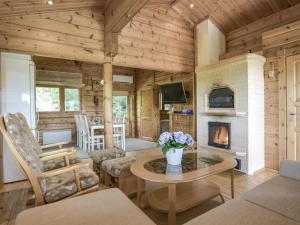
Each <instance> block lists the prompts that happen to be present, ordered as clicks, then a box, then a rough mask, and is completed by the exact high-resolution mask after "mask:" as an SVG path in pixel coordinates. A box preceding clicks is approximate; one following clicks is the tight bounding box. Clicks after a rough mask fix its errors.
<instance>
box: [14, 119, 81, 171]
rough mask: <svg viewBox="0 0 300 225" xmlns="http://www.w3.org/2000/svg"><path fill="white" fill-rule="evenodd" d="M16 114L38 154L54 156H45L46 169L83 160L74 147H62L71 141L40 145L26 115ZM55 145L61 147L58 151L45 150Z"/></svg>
mask: <svg viewBox="0 0 300 225" xmlns="http://www.w3.org/2000/svg"><path fill="white" fill-rule="evenodd" d="M15 116H16V117H17V118H18V119H19V121H20V123H21V125H22V127H23V131H24V135H26V138H28V140H30V142H31V143H32V148H33V150H34V151H35V152H36V153H37V154H38V156H39V157H40V158H43V157H45V156H50V155H53V157H52V158H51V157H47V158H44V160H43V161H44V163H43V167H44V170H46V171H48V170H53V169H57V168H61V167H64V166H68V165H70V164H76V163H79V162H81V160H80V158H79V157H78V156H77V155H76V154H75V153H76V150H75V149H74V148H65V149H63V148H62V147H63V145H66V144H69V142H60V143H55V144H49V145H42V146H40V145H39V143H38V142H37V141H36V138H35V137H34V136H33V134H32V132H31V129H30V127H29V126H28V123H27V121H26V118H25V117H24V115H23V114H22V113H16V114H15ZM54 147H59V148H60V149H59V150H56V151H44V150H46V149H49V148H54ZM71 152H72V154H71ZM62 153H66V154H62ZM67 153H68V154H67ZM59 156H60V157H59ZM46 159H47V160H46Z"/></svg>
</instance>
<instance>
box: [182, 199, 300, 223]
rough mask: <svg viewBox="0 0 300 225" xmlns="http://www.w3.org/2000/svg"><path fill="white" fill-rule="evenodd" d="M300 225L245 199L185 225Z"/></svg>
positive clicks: (226, 205) (212, 211)
mask: <svg viewBox="0 0 300 225" xmlns="http://www.w3.org/2000/svg"><path fill="white" fill-rule="evenodd" d="M275 224H276V225H299V223H298V222H296V221H294V220H291V219H289V218H287V217H284V216H282V215H279V214H276V213H275V212H272V211H270V210H267V209H265V208H262V207H260V206H257V205H255V204H253V203H250V202H247V201H245V200H243V199H239V200H231V201H228V202H226V203H225V204H223V205H221V206H219V207H217V208H215V209H213V210H211V211H209V212H207V213H205V214H203V215H201V216H199V217H196V218H195V219H193V220H191V221H190V222H188V223H186V224H185V225H275Z"/></svg>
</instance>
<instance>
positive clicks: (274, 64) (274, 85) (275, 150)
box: [262, 21, 300, 170]
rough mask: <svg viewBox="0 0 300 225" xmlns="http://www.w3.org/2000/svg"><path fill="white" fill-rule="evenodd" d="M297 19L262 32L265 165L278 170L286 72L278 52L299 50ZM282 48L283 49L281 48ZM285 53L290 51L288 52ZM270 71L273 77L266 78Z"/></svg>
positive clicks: (282, 144)
mask: <svg viewBox="0 0 300 225" xmlns="http://www.w3.org/2000/svg"><path fill="white" fill-rule="evenodd" d="M299 33H300V21H296V22H293V23H289V24H286V25H284V26H281V27H279V28H276V29H273V30H270V31H267V32H265V33H263V35H262V43H263V55H264V56H265V57H266V58H267V62H266V64H265V102H266V104H265V112H266V115H267V116H266V118H265V127H266V131H265V145H266V151H265V159H266V167H267V168H271V169H275V170H278V169H279V162H280V160H283V159H286V158H285V155H286V152H285V150H286V138H287V137H286V92H285V91H286V84H285V82H283V81H285V78H286V72H285V69H284V67H285V65H283V64H282V63H281V62H282V61H285V59H284V56H282V55H281V52H282V51H284V52H286V54H287V55H293V54H299V53H300V36H299ZM283 49H284V50H283ZM288 52H290V53H289V54H288ZM270 71H273V72H274V74H275V76H276V79H270V78H268V74H269V72H270Z"/></svg>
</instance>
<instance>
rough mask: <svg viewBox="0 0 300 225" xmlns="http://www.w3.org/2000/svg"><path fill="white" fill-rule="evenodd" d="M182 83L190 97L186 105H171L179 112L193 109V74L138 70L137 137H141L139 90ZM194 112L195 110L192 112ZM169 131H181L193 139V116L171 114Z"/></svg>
mask: <svg viewBox="0 0 300 225" xmlns="http://www.w3.org/2000/svg"><path fill="white" fill-rule="evenodd" d="M176 82H183V85H184V87H185V90H186V91H188V92H189V94H190V96H189V98H188V99H187V103H186V104H173V107H174V110H175V111H181V110H182V109H183V108H184V107H186V108H189V109H193V110H194V109H195V104H194V103H195V96H194V73H180V74H178V73H166V72H155V71H149V70H148V71H147V70H138V71H137V73H136V92H137V136H138V137H140V136H141V130H140V129H141V125H140V116H139V115H140V112H141V106H140V104H139V102H140V101H139V100H138V99H139V92H140V91H141V90H145V89H149V88H154V86H155V85H163V84H168V83H176ZM194 112H195V110H194ZM160 116H161V117H164V119H166V118H165V114H161V115H160ZM158 119H159V118H158ZM169 119H170V130H171V131H183V132H186V133H190V134H192V136H193V137H195V136H196V135H195V116H194V115H191V116H183V115H179V114H173V116H169ZM158 123H159V122H158Z"/></svg>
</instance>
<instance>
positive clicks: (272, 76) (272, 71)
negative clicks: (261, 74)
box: [268, 62, 277, 80]
mask: <svg viewBox="0 0 300 225" xmlns="http://www.w3.org/2000/svg"><path fill="white" fill-rule="evenodd" d="M268 78H269V79H270V80H277V74H276V72H275V65H274V63H273V62H271V63H270V70H269V72H268Z"/></svg>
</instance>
